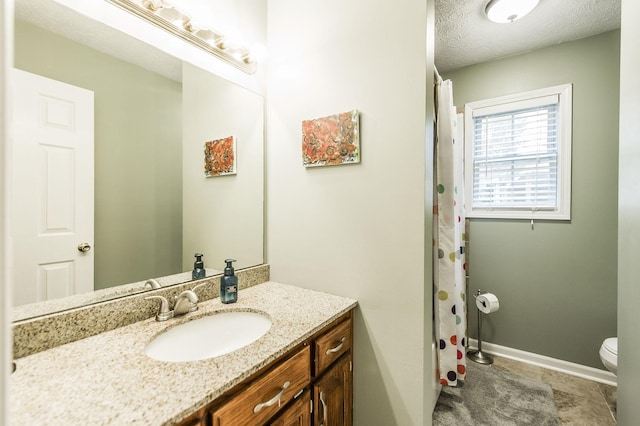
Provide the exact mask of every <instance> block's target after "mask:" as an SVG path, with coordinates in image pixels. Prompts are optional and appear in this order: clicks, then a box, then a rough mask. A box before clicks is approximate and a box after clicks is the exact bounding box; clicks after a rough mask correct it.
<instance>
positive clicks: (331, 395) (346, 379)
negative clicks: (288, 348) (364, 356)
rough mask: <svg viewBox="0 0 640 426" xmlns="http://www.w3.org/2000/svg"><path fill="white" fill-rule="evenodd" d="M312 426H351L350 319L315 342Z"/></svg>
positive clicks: (351, 337)
mask: <svg viewBox="0 0 640 426" xmlns="http://www.w3.org/2000/svg"><path fill="white" fill-rule="evenodd" d="M313 346H314V372H313V376H314V379H313V385H312V389H313V419H314V422H313V425H314V426H351V425H352V424H353V355H352V349H353V321H352V319H351V316H349V318H348V319H346V320H345V321H343V322H340V323H339V324H337V325H336V326H334V327H332V328H330V329H329V330H328V331H327V332H326V333H324V334H322V335H321V336H319V337H317V338H316V339H315V340H314V345H313Z"/></svg>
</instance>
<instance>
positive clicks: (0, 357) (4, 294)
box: [0, 0, 13, 425]
mask: <svg viewBox="0 0 640 426" xmlns="http://www.w3.org/2000/svg"><path fill="white" fill-rule="evenodd" d="M11 66H13V1H12V0H0V99H2V101H1V102H0V139H1V140H2V148H0V164H2V168H0V170H2V172H1V173H0V188H2V196H0V224H1V225H0V241H2V245H1V246H0V295H1V296H0V305H1V309H0V342H2V345H1V347H2V349H1V350H0V363H1V365H2V367H1V368H0V424H3V425H6V424H9V407H8V400H9V375H10V374H11V361H12V359H13V354H12V352H13V351H12V349H11V348H12V347H13V343H12V337H11V328H10V325H11V286H10V285H9V282H10V281H9V271H8V270H7V265H9V264H10V262H9V260H8V258H7V255H8V252H7V247H8V246H9V243H8V241H7V239H6V238H5V237H6V236H7V235H9V229H8V218H7V213H6V212H7V211H8V210H9V209H8V208H7V207H6V202H7V200H9V199H10V193H9V191H7V177H8V176H10V171H8V170H7V167H6V162H5V158H6V157H7V148H8V146H9V145H10V144H9V143H7V139H8V137H7V136H8V130H7V127H6V124H7V121H8V120H7V110H6V106H7V104H8V103H9V100H8V99H7V96H6V87H7V86H8V85H7V83H6V78H7V70H8V69H9V68H10V67H11Z"/></svg>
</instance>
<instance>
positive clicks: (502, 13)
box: [484, 0, 540, 24]
mask: <svg viewBox="0 0 640 426" xmlns="http://www.w3.org/2000/svg"><path fill="white" fill-rule="evenodd" d="M539 2H540V0H490V1H489V3H487V6H486V7H485V9H484V11H485V13H486V14H487V17H488V18H489V19H490V20H491V21H493V22H497V23H499V24H506V23H509V22H514V21H517V20H518V19H520V18H522V17H523V16H525V15H526V14H528V13H529V12H531V11H532V10H533V9H534V8H535V7H536V6H537V5H538V3H539Z"/></svg>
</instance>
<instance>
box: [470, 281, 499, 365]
mask: <svg viewBox="0 0 640 426" xmlns="http://www.w3.org/2000/svg"><path fill="white" fill-rule="evenodd" d="M481 294H482V291H481V290H480V289H478V293H477V295H475V294H474V295H472V296H473V297H474V298H475V299H477V298H478V296H480V295H481ZM476 309H477V308H476ZM477 311H478V349H477V350H475V351H468V352H467V358H469V359H470V360H472V361H475V362H477V363H478V364H486V365H490V364H493V357H492V356H491V355H487V354H485V353H484V352H482V312H480V309H477Z"/></svg>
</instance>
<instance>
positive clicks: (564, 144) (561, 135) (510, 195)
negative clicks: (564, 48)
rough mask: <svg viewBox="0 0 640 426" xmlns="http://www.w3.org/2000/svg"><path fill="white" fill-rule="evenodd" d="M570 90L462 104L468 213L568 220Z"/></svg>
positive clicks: (549, 90) (552, 89)
mask: <svg viewBox="0 0 640 426" xmlns="http://www.w3.org/2000/svg"><path fill="white" fill-rule="evenodd" d="M571 89H572V87H571V85H570V84H567V85H563V86H556V87H550V88H547V89H541V90H535V91H531V92H526V93H519V94H517V95H509V96H503V97H499V98H494V99H488V100H484V101H478V102H471V103H468V104H466V105H465V125H464V126H465V180H466V182H465V186H466V188H467V191H466V208H467V216H468V217H472V218H474V217H475V218H505V219H552V220H569V219H571V216H570V211H571Z"/></svg>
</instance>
